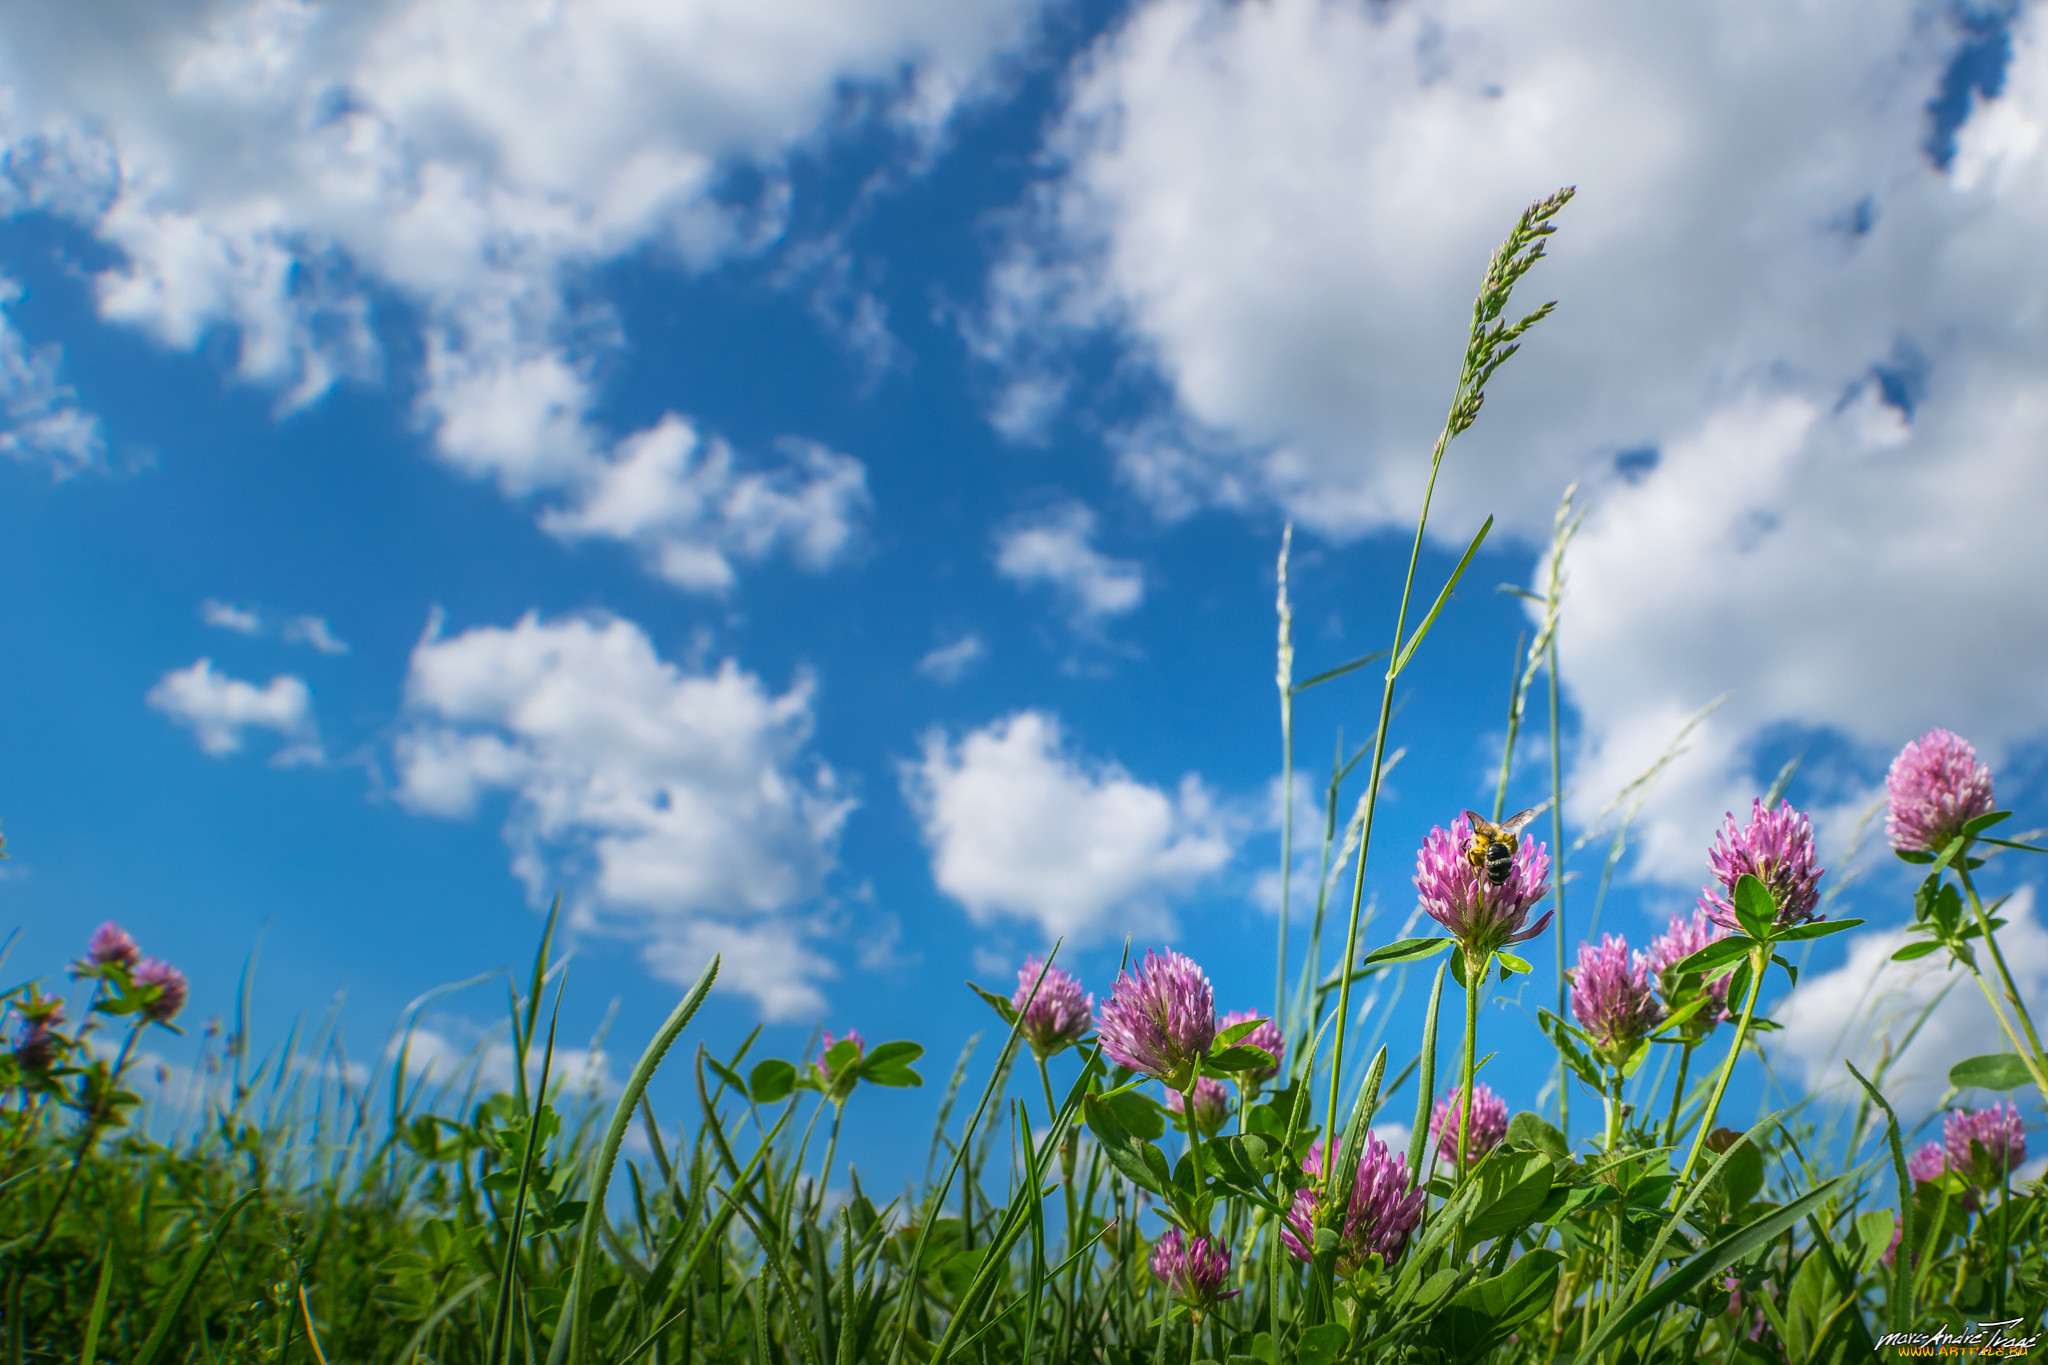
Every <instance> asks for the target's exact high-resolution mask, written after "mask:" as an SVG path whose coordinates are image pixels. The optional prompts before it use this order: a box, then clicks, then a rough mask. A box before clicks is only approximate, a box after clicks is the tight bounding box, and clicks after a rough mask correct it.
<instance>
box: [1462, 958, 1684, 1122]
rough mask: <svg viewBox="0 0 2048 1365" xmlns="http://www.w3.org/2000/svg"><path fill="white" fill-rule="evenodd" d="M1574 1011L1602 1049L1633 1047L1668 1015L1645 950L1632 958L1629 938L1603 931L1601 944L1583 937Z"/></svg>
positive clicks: (1575, 976)
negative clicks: (1653, 982)
mask: <svg viewBox="0 0 2048 1365" xmlns="http://www.w3.org/2000/svg"><path fill="white" fill-rule="evenodd" d="M1572 1017H1573V1018H1575V1019H1577V1020H1578V1021H1579V1027H1580V1028H1582V1029H1584V1030H1585V1031H1586V1032H1587V1033H1588V1034H1589V1035H1590V1036H1591V1037H1592V1039H1593V1041H1594V1042H1595V1043H1597V1044H1599V1046H1600V1048H1601V1049H1602V1050H1603V1051H1605V1052H1607V1053H1609V1054H1612V1055H1616V1056H1618V1055H1620V1054H1622V1053H1625V1052H1627V1051H1629V1050H1630V1049H1631V1048H1632V1047H1634V1046H1635V1045H1636V1044H1637V1043H1639V1042H1641V1041H1642V1039H1643V1038H1644V1036H1645V1035H1647V1034H1648V1033H1649V1031H1650V1030H1651V1029H1653V1028H1655V1027H1656V1026H1657V1024H1658V1022H1659V1021H1660V1020H1662V1019H1663V1018H1664V1007H1663V1006H1662V1005H1660V1004H1658V1003H1657V995H1656V992H1655V991H1654V990H1652V989H1651V987H1650V959H1649V958H1648V957H1647V956H1645V955H1644V954H1642V953H1637V954H1635V956H1634V957H1633V958H1631V957H1630V956H1629V951H1628V940H1627V939H1625V938H1622V937H1621V936H1620V935H1619V934H1602V935H1601V936H1600V942H1599V944H1598V945H1594V944H1591V943H1581V944H1580V945H1579V969H1578V970H1577V971H1576V972H1573V973H1572ZM1475 1131H1477V1129H1476V1125H1475Z"/></svg>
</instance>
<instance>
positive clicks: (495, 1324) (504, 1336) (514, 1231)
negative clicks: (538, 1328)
mask: <svg viewBox="0 0 2048 1365" xmlns="http://www.w3.org/2000/svg"><path fill="white" fill-rule="evenodd" d="M557 904H559V901H558V902H557ZM549 927H550V928H552V927H553V925H552V923H551V924H550V926H549ZM543 951H545V940H543ZM568 987H569V974H568V973H567V972H564V973H562V979H561V980H560V981H559V982H557V983H556V985H555V1011H554V1013H553V1014H552V1015H551V1016H549V1018H548V1042H547V1048H546V1049H545V1050H544V1051H543V1052H542V1053H541V1057H540V1100H539V1103H526V1104H523V1105H522V1106H521V1107H522V1108H524V1109H525V1110H526V1149H525V1151H524V1152H522V1153H521V1155H520V1158H519V1185H518V1188H517V1191H516V1192H515V1193H514V1194H513V1196H512V1228H511V1235H510V1236H508V1237H507V1238H506V1239H505V1258H504V1263H503V1264H502V1265H501V1266H500V1267H499V1268H498V1302H497V1304H496V1306H495V1307H494V1308H493V1309H492V1310H491V1340H490V1349H489V1354H487V1355H486V1356H485V1357H484V1359H485V1361H487V1362H488V1365H499V1362H501V1361H502V1360H504V1359H505V1354H506V1352H507V1351H509V1350H510V1349H511V1341H510V1338H509V1333H510V1332H511V1329H512V1271H513V1268H514V1266H515V1265H516V1264H517V1263H518V1259H519V1239H520V1238H521V1237H522V1236H523V1235H524V1234H525V1225H526V1192H527V1186H528V1184H529V1183H530V1182H531V1181H532V1179H533V1156H534V1149H535V1147H536V1146H538V1145H539V1141H540V1126H541V1125H540V1116H541V1111H542V1110H543V1109H544V1108H545V1107H546V1106H547V1102H548V1073H549V1071H550V1070H551V1069H552V1068H553V1066H554V1063H555V1027H556V1025H558V1024H559V1023H560V1022H561V1020H562V993H563V992H564V991H565V990H567V989H568ZM525 1060H526V1059H525V1050H524V1049H521V1050H520V1062H521V1066H520V1070H522V1071H524V1070H525V1065H524V1063H525Z"/></svg>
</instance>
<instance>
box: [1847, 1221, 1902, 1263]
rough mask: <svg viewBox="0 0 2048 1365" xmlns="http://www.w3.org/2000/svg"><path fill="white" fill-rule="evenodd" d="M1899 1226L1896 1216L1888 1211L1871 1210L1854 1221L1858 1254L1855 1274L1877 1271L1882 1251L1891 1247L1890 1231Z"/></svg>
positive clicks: (1882, 1255) (1882, 1256)
mask: <svg viewBox="0 0 2048 1365" xmlns="http://www.w3.org/2000/svg"><path fill="white" fill-rule="evenodd" d="M1898 1225H1899V1220H1898V1216H1897V1215H1896V1214H1894V1213H1893V1212H1892V1211H1891V1210H1890V1209H1872V1210H1871V1211H1870V1212H1869V1213H1866V1214H1864V1215H1863V1216H1862V1217H1861V1218H1858V1219H1857V1220H1856V1244H1857V1246H1858V1248H1859V1249H1860V1254H1859V1255H1858V1256H1857V1259H1856V1273H1857V1274H1858V1275H1868V1274H1870V1273H1871V1272H1872V1271H1874V1270H1876V1269H1877V1266H1878V1262H1879V1261H1881V1260H1882V1259H1883V1258H1884V1249H1885V1248H1886V1247H1888V1246H1890V1245H1891V1242H1892V1230H1893V1229H1895V1228H1897V1227H1898Z"/></svg>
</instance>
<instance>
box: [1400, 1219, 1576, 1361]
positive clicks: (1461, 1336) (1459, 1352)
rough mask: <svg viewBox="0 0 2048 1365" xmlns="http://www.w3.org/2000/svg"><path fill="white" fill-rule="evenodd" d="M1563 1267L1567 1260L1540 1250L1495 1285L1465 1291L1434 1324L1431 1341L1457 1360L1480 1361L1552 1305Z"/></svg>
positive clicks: (1511, 1268) (1524, 1257)
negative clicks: (1547, 1306) (1488, 1352)
mask: <svg viewBox="0 0 2048 1365" xmlns="http://www.w3.org/2000/svg"><path fill="white" fill-rule="evenodd" d="M1563 1265H1564V1257H1563V1256H1561V1255H1559V1254H1558V1253H1557V1252H1556V1251H1553V1250H1552V1249H1551V1248H1549V1247H1538V1248H1536V1249H1535V1250H1534V1251H1529V1252H1525V1253H1523V1255H1522V1256H1521V1258H1520V1259H1518V1260H1517V1261H1516V1262H1515V1263H1514V1264H1513V1265H1511V1266H1509V1267H1508V1268H1507V1269H1506V1270H1505V1271H1503V1272H1502V1273H1501V1274H1499V1275H1496V1276H1494V1277H1493V1278H1492V1279H1489V1280H1481V1281H1479V1282H1478V1283H1477V1284H1471V1285H1467V1286H1465V1288H1463V1289H1461V1290H1459V1291H1458V1292H1457V1293H1456V1294H1453V1295H1452V1296H1451V1298H1450V1301H1449V1302H1448V1303H1446V1304H1444V1306H1443V1307H1442V1308H1440V1309H1438V1310H1437V1312H1436V1314H1435V1316H1434V1317H1432V1318H1431V1319H1430V1324H1429V1339H1430V1341H1431V1342H1432V1343H1433V1344H1434V1345H1436V1346H1437V1348H1438V1349H1440V1350H1442V1351H1443V1352H1445V1353H1446V1354H1447V1355H1448V1356H1450V1357H1451V1359H1453V1360H1478V1359H1481V1358H1482V1357H1484V1356H1485V1354H1486V1352H1487V1351H1489V1350H1490V1349H1492V1348H1493V1347H1494V1346H1496V1345H1498V1344H1499V1343H1500V1342H1503V1341H1505V1340H1507V1338H1508V1336H1509V1334H1510V1333H1512V1332H1513V1331H1514V1330H1515V1328H1517V1327H1519V1326H1521V1325H1522V1324H1523V1323H1524V1322H1527V1321H1528V1320H1529V1319H1530V1318H1532V1317H1534V1316H1536V1314H1537V1313H1539V1312H1541V1311H1542V1310H1543V1307H1544V1305H1545V1304H1547V1303H1549V1302H1550V1300H1551V1297H1552V1295H1554V1294H1555V1293H1556V1292H1557V1277H1558V1272H1559V1271H1560V1269H1562V1267H1563Z"/></svg>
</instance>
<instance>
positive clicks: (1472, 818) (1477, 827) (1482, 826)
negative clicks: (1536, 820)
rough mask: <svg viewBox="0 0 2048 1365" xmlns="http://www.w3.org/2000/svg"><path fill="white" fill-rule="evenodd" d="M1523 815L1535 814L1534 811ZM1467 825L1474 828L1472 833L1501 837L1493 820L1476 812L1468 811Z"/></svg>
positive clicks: (1466, 816)
mask: <svg viewBox="0 0 2048 1365" xmlns="http://www.w3.org/2000/svg"><path fill="white" fill-rule="evenodd" d="M1522 813H1523V814H1524V815H1530V814H1534V812H1532V811H1524V812H1522ZM1465 823H1466V824H1468V825H1470V826H1472V832H1473V833H1474V834H1478V835H1484V836H1486V837H1488V838H1497V837H1499V835H1500V831H1499V830H1498V829H1496V828H1494V824H1493V822H1492V821H1491V820H1488V819H1487V818H1486V817H1485V816H1483V815H1481V814H1480V813H1479V812H1478V811H1476V810H1468V811H1466V812H1465Z"/></svg>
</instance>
